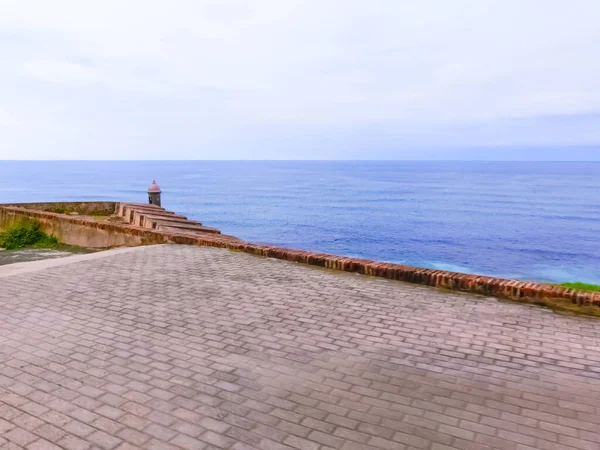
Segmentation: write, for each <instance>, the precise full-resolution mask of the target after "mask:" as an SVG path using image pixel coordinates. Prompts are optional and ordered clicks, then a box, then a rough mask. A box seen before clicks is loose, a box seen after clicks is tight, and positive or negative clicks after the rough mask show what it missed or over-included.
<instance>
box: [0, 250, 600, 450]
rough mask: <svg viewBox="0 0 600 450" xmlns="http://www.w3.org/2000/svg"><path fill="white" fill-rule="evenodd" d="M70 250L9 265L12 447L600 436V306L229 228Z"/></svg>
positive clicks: (547, 444) (436, 442)
mask: <svg viewBox="0 0 600 450" xmlns="http://www.w3.org/2000/svg"><path fill="white" fill-rule="evenodd" d="M68 259H69V258H65V259H62V260H56V261H58V262H56V265H55V266H52V265H50V266H47V265H46V266H43V268H42V269H39V270H37V271H30V272H17V273H14V274H10V275H9V276H5V277H0V448H1V449H13V448H27V449H30V450H41V449H56V448H62V449H68V450H79V449H91V448H94V449H105V450H110V449H114V448H118V449H121V450H125V449H134V448H142V449H200V450H201V449H235V450H244V449H260V450H279V449H288V450H291V449H302V450H331V449H342V450H361V449H395V450H404V449H430V450H444V449H447V450H449V449H487V448H499V449H509V450H517V449H518V450H526V449H560V450H568V449H600V321H598V320H594V319H587V318H576V317H564V316H559V315H555V314H553V313H551V312H550V311H547V310H544V309H541V308H537V307H531V306H524V305H517V304H509V303H500V302H498V301H496V300H492V299H485V298H477V297H474V296H468V295H461V294H455V293H447V292H441V291H436V290H434V289H431V288H427V287H423V286H417V285H409V284H403V283H400V282H395V281H390V280H385V279H379V278H369V277H365V276H359V275H354V274H347V273H341V272H340V273H338V272H330V271H325V270H321V269H315V268H311V267H305V266H300V265H295V264H292V263H287V262H283V261H278V260H269V259H265V258H258V257H254V256H251V255H247V254H242V253H233V252H229V251H227V250H221V249H214V248H200V247H185V246H157V247H145V248H139V249H135V251H127V252H120V253H114V254H111V253H106V254H105V255H103V257H99V256H98V255H94V258H92V259H89V260H88V259H86V258H83V259H82V258H79V259H78V260H76V261H77V262H74V263H71V264H67V262H68ZM53 264H54V262H53Z"/></svg>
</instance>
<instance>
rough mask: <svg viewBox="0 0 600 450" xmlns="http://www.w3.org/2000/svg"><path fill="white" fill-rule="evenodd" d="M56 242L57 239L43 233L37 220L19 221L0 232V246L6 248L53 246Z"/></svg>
mask: <svg viewBox="0 0 600 450" xmlns="http://www.w3.org/2000/svg"><path fill="white" fill-rule="evenodd" d="M58 244H59V242H58V239H56V237H54V236H48V235H47V234H46V233H44V232H43V231H42V226H41V224H40V223H39V222H37V221H36V222H28V223H21V224H18V225H15V226H13V227H11V228H9V229H8V230H6V231H5V232H3V233H0V247H1V248H5V249H7V250H14V249H17V248H23V247H37V248H53V247H56V246H57V245H58Z"/></svg>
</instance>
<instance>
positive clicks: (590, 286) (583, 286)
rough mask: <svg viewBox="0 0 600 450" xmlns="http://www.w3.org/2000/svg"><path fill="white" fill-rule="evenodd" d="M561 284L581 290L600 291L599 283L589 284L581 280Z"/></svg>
mask: <svg viewBox="0 0 600 450" xmlns="http://www.w3.org/2000/svg"><path fill="white" fill-rule="evenodd" d="M559 286H561V287H564V288H569V289H577V290H579V291H590V292H600V286H599V285H597V284H588V283H581V282H579V281H577V282H575V283H562V284H560V285H559Z"/></svg>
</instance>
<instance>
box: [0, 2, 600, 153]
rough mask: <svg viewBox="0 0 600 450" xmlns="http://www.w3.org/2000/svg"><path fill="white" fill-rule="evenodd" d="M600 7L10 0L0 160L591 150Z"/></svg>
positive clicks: (597, 100)
mask: <svg viewBox="0 0 600 450" xmlns="http://www.w3.org/2000/svg"><path fill="white" fill-rule="evenodd" d="M598 17H600V2H598V1H597V0H574V1H571V2H567V1H565V0H498V1H490V0H421V1H418V2H416V1H408V0H406V1H404V0H375V1H364V0H252V1H242V0H210V1H208V0H180V1H178V0H172V1H169V2H166V1H154V0H143V1H142V0H128V1H126V2H124V1H121V0H118V1H117V0H104V1H102V2H100V1H98V2H82V1H79V0H54V1H46V0H40V1H31V0H2V1H1V2H0V159H550V160H552V159H560V160H564V159H574V160H578V159H579V160H591V159H595V160H600V58H598V48H600V27H599V26H598Z"/></svg>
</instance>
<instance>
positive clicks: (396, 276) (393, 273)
mask: <svg viewBox="0 0 600 450" xmlns="http://www.w3.org/2000/svg"><path fill="white" fill-rule="evenodd" d="M174 242H178V243H181V244H191V245H203V246H214V247H224V248H228V249H230V250H235V251H241V252H245V253H251V254H253V255H259V256H265V257H268V258H277V259H283V260H286V261H293V262H297V263H302V264H309V265H311V266H319V267H325V268H328V269H335V270H343V271H345V272H355V273H360V274H364V275H371V276H376V277H382V278H388V279H391V280H398V281H407V282H409V283H417V284H424V285H427V286H433V287H438V288H445V289H452V290H456V291H464V292H473V293H477V294H483V295H489V296H493V297H498V298H504V299H508V300H517V301H524V302H528V303H534V304H546V305H551V304H552V303H555V302H558V303H567V304H574V305H579V306H594V307H600V293H598V292H584V291H578V290H575V289H568V288H564V287H560V286H555V285H551V284H545V283H535V282H527V281H517V280H507V279H502V278H494V277H487V276H481V275H469V274H465V273H458V272H449V271H446V270H435V269H424V268H419V267H411V266H404V265H400V264H391V263H382V262H377V261H370V260H365V259H356V258H347V257H343V256H335V255H327V254H322V253H312V252H307V251H302V250H290V249H287V248H280V247H273V246H267V245H257V244H251V243H248V242H229V241H227V240H223V239H215V238H213V237H211V236H202V237H198V238H196V239H187V238H186V239H181V238H179V237H174Z"/></svg>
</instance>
